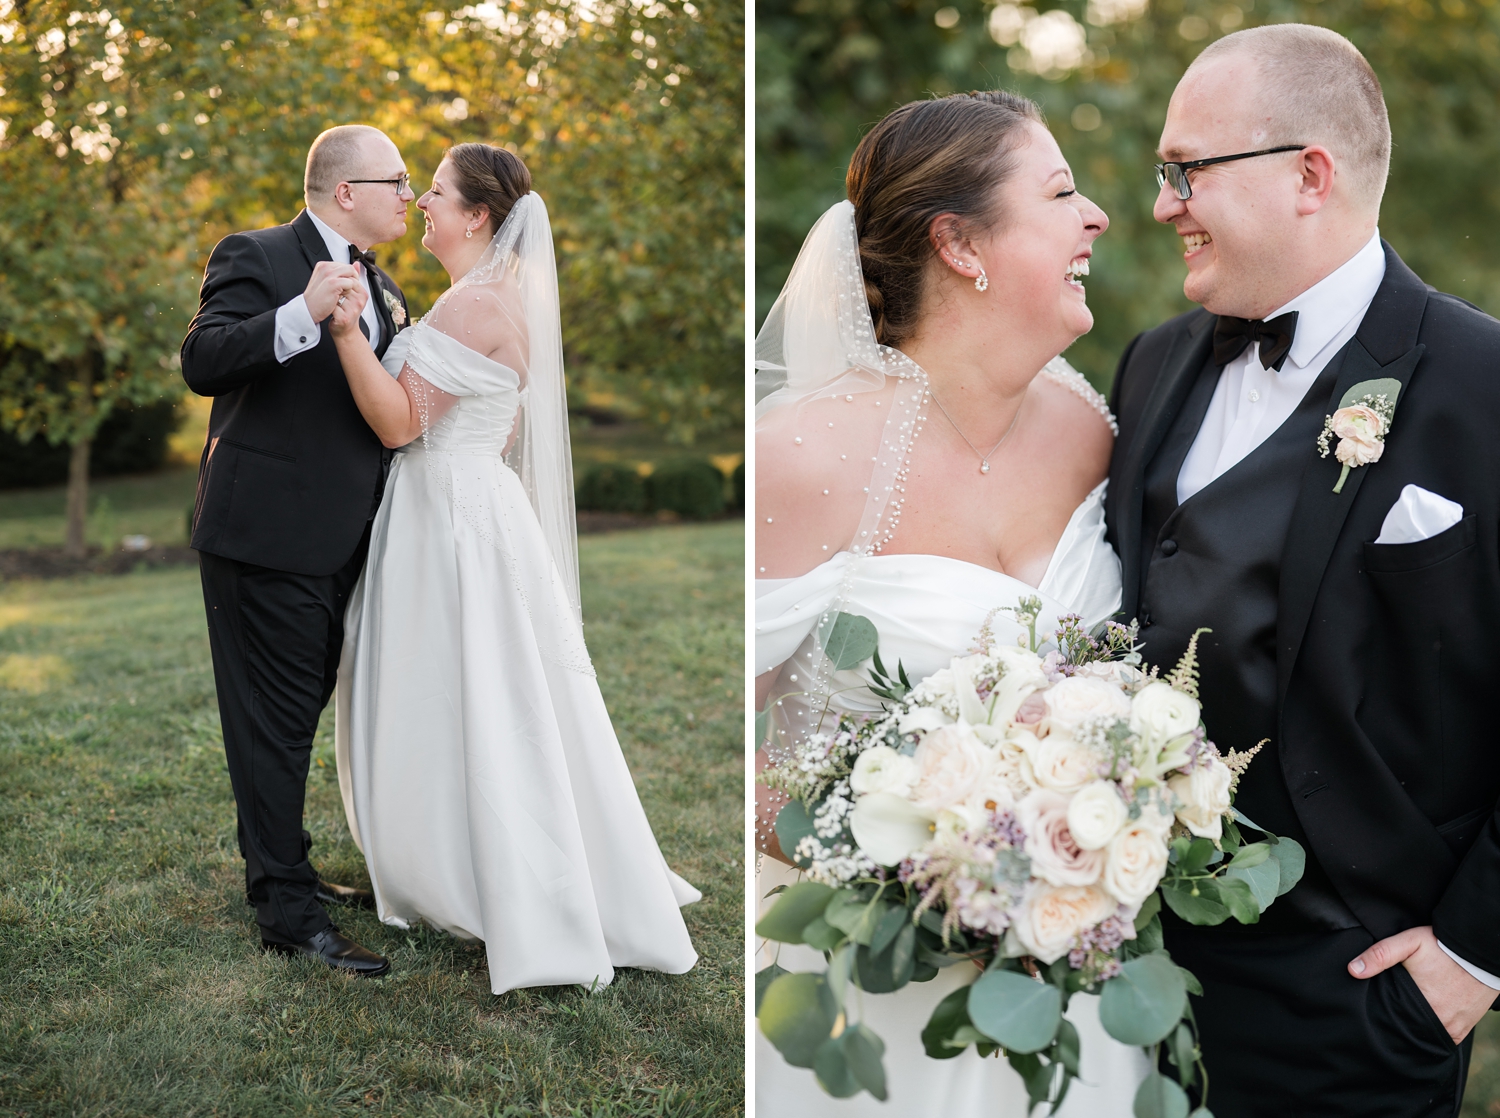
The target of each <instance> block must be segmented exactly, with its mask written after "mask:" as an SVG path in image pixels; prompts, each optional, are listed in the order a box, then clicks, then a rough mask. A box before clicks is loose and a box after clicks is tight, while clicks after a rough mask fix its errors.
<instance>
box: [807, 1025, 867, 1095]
mask: <svg viewBox="0 0 1500 1118" xmlns="http://www.w3.org/2000/svg"><path fill="white" fill-rule="evenodd" d="M844 1035H845V1034H842V1033H841V1034H840V1035H838V1036H836V1037H829V1038H828V1039H827V1040H825V1041H824V1042H823V1044H822V1046H821V1047H820V1048H819V1049H818V1054H817V1055H816V1056H815V1057H814V1058H813V1074H814V1075H816V1076H817V1077H818V1083H819V1084H820V1085H821V1086H822V1088H823V1090H825V1091H827V1092H828V1093H829V1094H830V1095H832V1096H833V1097H834V1098H836V1099H847V1098H852V1097H853V1096H855V1095H857V1094H859V1091H860V1087H859V1080H858V1079H856V1078H854V1070H853V1069H852V1068H850V1066H849V1057H848V1053H847V1052H846V1051H845V1049H844Z"/></svg>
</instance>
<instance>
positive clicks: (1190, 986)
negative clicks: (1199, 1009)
mask: <svg viewBox="0 0 1500 1118" xmlns="http://www.w3.org/2000/svg"><path fill="white" fill-rule="evenodd" d="M1177 973H1178V974H1180V975H1182V982H1183V985H1185V986H1186V987H1187V992H1188V993H1189V994H1196V995H1198V997H1200V998H1201V997H1202V996H1203V983H1201V982H1199V981H1198V976H1197V975H1196V974H1194V973H1193V972H1192V971H1190V970H1188V969H1187V967H1178V968H1177Z"/></svg>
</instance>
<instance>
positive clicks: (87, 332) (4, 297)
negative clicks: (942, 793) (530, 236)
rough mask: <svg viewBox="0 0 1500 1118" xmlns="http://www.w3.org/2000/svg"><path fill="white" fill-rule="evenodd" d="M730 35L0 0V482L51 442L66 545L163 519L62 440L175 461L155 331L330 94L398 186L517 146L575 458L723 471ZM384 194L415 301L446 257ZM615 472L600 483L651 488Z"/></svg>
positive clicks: (738, 33)
mask: <svg viewBox="0 0 1500 1118" xmlns="http://www.w3.org/2000/svg"><path fill="white" fill-rule="evenodd" d="M743 58H744V17H743V7H742V6H741V5H740V4H737V3H733V2H731V3H727V4H721V3H711V4H705V5H704V6H702V7H699V6H698V5H697V4H695V3H693V2H692V0H579V2H557V0H524V2H523V0H513V2H500V3H483V4H478V5H468V6H464V7H461V8H447V7H441V6H437V7H435V6H433V5H432V4H431V3H428V2H426V0H391V2H384V3H372V2H369V0H294V2H291V3H282V2H277V3H272V4H268V5H266V6H264V7H262V6H260V5H256V4H253V3H250V2H242V0H144V2H126V3H121V4H113V3H109V2H108V0H91V2H89V0H82V2H75V0H0V181H3V183H4V184H5V187H4V193H5V196H6V206H5V215H4V216H3V217H0V488H14V487H17V486H32V485H36V484H39V483H47V482H50V483H53V484H57V483H60V482H61V481H62V480H63V479H64V478H65V477H67V476H69V467H70V465H71V467H72V471H73V475H72V476H73V478H74V482H75V485H74V493H75V498H77V500H76V501H75V508H74V510H73V512H74V520H75V522H78V521H80V520H81V518H84V517H96V518H97V519H99V520H100V523H98V524H93V523H88V524H86V525H84V526H83V532H84V534H85V536H86V537H87V540H88V542H89V543H90V544H93V545H100V546H109V547H114V546H115V544H116V542H117V540H115V539H106V538H104V536H103V534H102V532H103V531H104V529H109V530H110V531H112V532H115V533H116V535H118V534H129V533H132V532H133V531H134V532H139V533H144V534H146V535H148V536H150V537H151V538H152V539H153V541H154V542H166V543H172V542H181V540H180V537H181V534H182V524H181V521H182V515H181V513H182V504H183V502H182V501H179V500H176V499H175V497H174V498H173V499H172V500H171V501H170V504H171V513H170V518H169V521H168V520H160V518H158V521H159V522H155V521H152V519H151V517H149V516H148V517H146V518H145V519H142V518H141V517H140V516H131V515H128V513H129V511H130V510H131V509H133V508H134V507H135V506H138V505H139V504H140V503H141V501H142V500H144V499H146V498H144V497H143V496H142V495H141V494H139V493H135V492H133V491H132V492H131V493H125V494H120V495H114V496H112V495H111V492H110V490H109V489H108V488H107V487H106V489H105V490H104V491H103V492H102V496H103V497H104V498H106V500H107V501H108V504H107V505H106V507H105V510H104V511H105V513H106V515H105V516H104V517H102V518H98V517H97V513H98V509H99V497H100V496H101V494H100V493H96V494H94V495H93V496H92V497H91V498H89V499H88V500H87V501H84V502H83V503H82V504H79V503H78V502H79V501H82V500H83V498H82V496H81V490H80V485H79V480H78V475H79V473H80V468H81V466H85V465H91V466H92V467H93V472H94V473H96V474H102V475H110V474H117V473H136V474H139V473H141V472H142V471H143V470H148V469H151V468H153V467H154V466H156V465H160V464H162V463H163V462H165V461H167V460H169V459H172V458H174V457H175V459H176V460H177V461H179V462H192V463H196V458H197V454H198V451H199V450H200V449H201V446H202V432H203V427H204V416H205V414H206V405H205V404H204V403H203V402H201V401H195V400H192V399H188V398H185V394H184V389H183V386H182V383H181V380H180V376H179V373H178V366H177V351H178V348H179V346H180V344H181V341H182V337H183V335H184V333H185V332H186V329H187V325H188V323H189V321H190V320H191V317H192V314H193V312H194V311H195V310H196V307H197V288H198V284H199V282H200V280H201V277H202V268H203V264H204V262H205V260H206V259H207V254H208V252H209V250H210V249H211V248H212V247H213V245H214V244H215V243H216V242H217V241H218V240H219V238H221V237H222V236H224V235H225V234H226V233H228V232H231V231H233V230H237V229H246V228H256V227H261V226H266V225H271V224H275V223H278V222H284V221H290V220H291V219H292V218H293V217H294V216H295V215H296V214H297V212H298V210H299V209H300V208H301V204H302V198H301V195H302V167H303V163H304V160H305V155H306V150H307V146H308V144H309V142H310V141H311V140H312V138H313V137H314V136H316V135H317V134H318V132H320V131H321V130H322V129H324V128H325V127H328V126H329V125H332V124H335V123H340V122H352V121H359V122H367V123H370V124H374V125H376V126H378V127H381V128H383V129H385V130H386V131H387V132H388V133H389V134H390V135H391V137H392V138H393V139H394V140H395V141H396V143H397V145H398V146H399V147H400V148H401V150H402V153H403V155H404V156H405V158H406V161H407V166H408V169H409V170H410V171H411V173H412V176H413V184H414V186H415V188H416V189H417V191H418V193H420V192H421V191H422V190H423V189H425V187H426V184H427V183H428V182H430V178H431V174H432V171H433V170H434V169H435V168H436V166H437V163H438V161H439V159H440V158H441V156H442V153H443V151H444V150H445V149H446V148H447V147H448V146H450V145H452V144H454V143H457V142H461V141H467V140H481V141H486V142H490V143H497V144H503V145H504V146H506V147H508V148H510V149H511V150H513V151H515V152H516V153H517V154H519V155H520V156H521V157H522V158H523V159H524V160H525V161H526V163H527V164H528V166H529V167H530V168H531V171H532V174H533V178H534V182H535V184H536V189H537V190H538V192H539V193H541V194H542V195H543V196H544V197H545V198H546V200H547V204H548V208H549V210H550V212H551V214H552V219H553V234H554V239H555V242H556V246H557V253H558V257H559V281H560V286H561V292H562V310H563V334H564V344H565V349H566V354H565V356H566V360H567V369H568V376H569V404H570V410H571V411H572V413H573V416H574V421H575V427H574V432H575V438H576V439H577V441H578V442H579V443H580V458H581V461H580V469H579V470H578V475H579V478H580V481H582V480H583V479H584V477H585V475H586V474H587V473H588V469H587V467H588V466H589V465H590V464H591V463H593V462H596V461H618V462H623V463H625V464H626V465H627V466H628V467H629V468H630V469H632V470H635V471H636V472H637V476H638V477H643V476H645V475H646V474H649V473H650V472H651V470H652V467H654V466H655V465H657V464H660V463H663V462H664V461H666V460H669V459H673V458H675V457H681V456H689V457H692V458H694V459H696V460H698V461H700V462H703V461H710V460H712V459H714V458H717V459H718V466H717V467H716V468H718V469H719V470H720V472H721V473H723V474H725V475H728V474H730V473H732V471H733V469H734V463H735V458H734V456H735V455H737V454H738V453H739V452H740V450H741V449H742V444H743V435H742V425H743V417H744V413H743V392H742V389H741V379H740V374H739V368H740V364H741V361H742V352H743V344H744V299H743V290H742V289H743V277H744V270H743V269H744V264H743V261H744V256H743V252H744V182H743V179H744V160H743V156H742V152H743V126H744V105H743V99H744V66H743ZM410 212H411V214H412V215H413V217H414V218H415V220H412V221H410V222H409V224H408V233H407V235H406V237H405V238H404V239H403V240H401V241H399V242H397V243H395V244H393V245H388V246H384V247H381V248H379V249H378V250H377V255H378V258H379V259H380V262H381V264H382V266H383V267H385V268H386V270H387V271H388V272H390V273H391V274H392V275H393V276H394V277H395V278H396V280H397V281H398V282H399V283H400V284H401V285H402V287H403V289H404V290H405V291H406V293H407V296H408V300H409V302H410V304H411V307H412V309H413V311H414V312H415V313H417V314H421V313H422V312H423V311H425V310H426V308H427V307H428V306H430V305H431V303H432V301H433V300H434V299H435V298H436V296H437V295H438V293H439V292H440V291H441V290H442V288H443V287H444V286H446V283H447V280H446V277H445V276H444V275H443V273H442V271H441V269H440V268H439V267H438V265H437V262H436V261H435V260H434V259H433V258H431V257H430V256H429V255H428V254H427V253H425V252H424V251H423V250H422V248H421V246H420V238H421V234H422V223H421V220H420V214H419V213H418V211H417V210H416V209H415V207H413V208H412V209H411V211H410ZM174 435H176V436H177V439H176V443H175V445H170V444H171V440H172V437H173V436H174ZM96 441H97V444H98V445H97V446H94V445H92V444H93V443H94V442H96ZM85 450H86V451H87V453H86V454H84V451H85ZM700 472H701V471H700ZM178 481H179V484H178V485H177V486H176V488H175V489H173V490H172V492H173V493H177V492H179V491H180V490H181V489H182V484H181V482H182V481H183V479H182V477H179V478H178ZM723 481H724V484H723V486H722V488H723V489H724V490H725V492H724V496H725V498H726V499H729V500H732V497H733V494H732V491H731V490H730V482H729V478H728V477H727V476H726V477H725V478H724V479H723ZM188 484H189V486H190V481H189V482H188ZM595 488H596V489H597V488H599V487H598V486H596V487H595ZM618 488H619V486H618V485H613V486H612V485H609V484H606V485H605V486H603V491H604V492H605V494H606V495H605V497H603V498H598V499H596V501H595V503H596V504H597V503H598V502H599V501H600V500H602V501H604V503H605V504H606V505H608V504H609V503H610V502H611V501H613V502H614V503H616V504H618V503H619V500H620V498H617V497H615V496H614V493H615V490H616V489H618ZM627 488H628V484H627ZM635 488H644V489H645V490H646V491H645V492H641V493H636V491H635ZM635 488H633V489H631V491H630V492H629V493H627V494H626V495H625V497H624V498H623V499H624V502H625V505H626V506H627V507H626V508H625V509H624V511H626V512H641V511H651V509H650V507H649V506H650V502H651V494H650V492H649V488H650V487H649V485H647V486H644V487H641V486H637V487H635ZM679 488H680V486H679ZM689 488H691V485H690V484H689ZM189 492H190V489H189ZM160 500H161V501H162V502H166V501H167V496H166V495H165V494H164V495H162V496H161V497H160ZM60 501H61V494H60V493H54V494H53V499H52V500H51V501H50V503H47V507H48V508H51V509H53V519H52V521H49V522H48V523H45V524H41V523H33V524H32V525H31V526H30V531H29V532H24V531H22V527H21V526H19V525H11V536H12V538H11V539H7V538H6V532H7V530H6V528H5V527H4V526H3V525H0V549H4V548H5V547H7V546H19V545H23V544H28V543H31V544H36V543H42V542H51V541H55V542H61V536H60V534H59V531H60V528H61V522H60V521H58V520H57V519H56V518H57V517H58V516H60V515H61V511H62V506H61V505H60V504H59V502H60ZM679 503H682V502H679ZM711 503H712V502H710V504H711ZM723 503H724V502H722V501H720V502H719V507H720V508H722V507H723ZM632 504H634V505H636V506H639V507H629V506H631V505H632ZM700 504H701V502H700ZM669 506H670V502H669ZM163 507H165V506H163ZM3 511H4V510H3V509H0V513H3ZM667 511H674V510H673V509H672V508H671V507H668V509H667ZM676 511H680V512H683V513H686V514H689V515H696V514H697V513H698V512H700V511H701V509H700V508H699V507H698V506H694V507H692V508H684V509H681V510H676ZM21 512H23V513H26V514H27V515H26V516H22V517H21V518H22V519H26V518H32V519H34V518H35V516H40V515H41V513H40V512H38V511H37V510H36V509H34V508H30V507H28V508H27V509H24V510H21ZM4 519H15V518H14V517H9V518H8V517H4V516H3V515H0V520H4ZM75 526H76V525H75ZM18 532H20V533H21V535H19V536H18V535H16V533H18ZM77 542H78V541H77V540H75V541H74V543H75V545H76V544H77ZM75 549H76V546H75Z"/></svg>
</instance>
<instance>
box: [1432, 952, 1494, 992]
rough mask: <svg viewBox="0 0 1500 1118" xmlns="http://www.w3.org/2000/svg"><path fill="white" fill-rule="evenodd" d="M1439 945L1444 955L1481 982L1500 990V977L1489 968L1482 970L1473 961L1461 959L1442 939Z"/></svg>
mask: <svg viewBox="0 0 1500 1118" xmlns="http://www.w3.org/2000/svg"><path fill="white" fill-rule="evenodd" d="M1438 946H1439V947H1441V948H1442V949H1443V954H1444V955H1446V956H1448V958H1450V959H1452V960H1453V961H1454V962H1455V963H1457V964H1458V965H1459V966H1461V967H1463V968H1464V970H1466V971H1468V972H1469V973H1470V974H1472V975H1473V976H1474V977H1475V978H1477V979H1479V981H1480V982H1483V983H1484V984H1485V985H1486V986H1488V987H1489V988H1490V989H1491V990H1500V978H1497V977H1495V976H1494V975H1493V974H1491V973H1490V972H1489V971H1487V970H1480V969H1479V968H1478V967H1476V966H1475V965H1474V964H1473V963H1471V962H1469V961H1467V960H1466V959H1460V958H1459V957H1458V956H1457V955H1455V954H1453V952H1452V951H1450V950H1448V945H1447V944H1446V943H1444V942H1443V941H1442V940H1438Z"/></svg>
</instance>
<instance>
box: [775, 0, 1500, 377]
mask: <svg viewBox="0 0 1500 1118" xmlns="http://www.w3.org/2000/svg"><path fill="white" fill-rule="evenodd" d="M758 10H759V12H760V19H759V21H758V24H757V32H756V33H757V42H756V67H757V75H756V78H757V80H756V91H757V94H756V95H757V105H756V110H757V111H756V143H757V150H758V158H757V164H756V166H757V178H758V182H757V186H756V190H757V197H756V224H757V228H756V239H757V254H756V269H757V277H756V308H757V312H758V314H759V315H760V316H761V317H763V316H764V314H765V313H766V311H768V310H769V309H770V302H771V300H772V299H774V298H775V294H776V292H777V291H778V290H779V289H780V286H781V283H782V281H783V280H784V279H785V276H786V273H787V271H788V270H789V269H790V267H791V263H792V259H793V258H794V257H795V254H796V250H797V246H798V245H800V243H801V239H802V237H803V236H805V234H806V231H807V229H808V228H810V227H811V225H812V222H813V221H814V220H815V219H816V217H817V215H818V214H819V213H821V212H822V210H823V209H824V208H826V207H827V206H828V205H830V204H832V203H833V202H835V201H837V200H838V199H839V198H841V197H843V173H844V170H845V169H846V168H847V166H848V160H849V156H850V155H851V154H852V152H853V150H854V146H855V144H856V143H857V142H858V140H859V137H860V135H861V134H862V133H863V131H864V130H865V129H866V128H868V126H869V125H870V124H872V123H874V122H875V121H876V120H878V119H879V118H880V117H881V116H883V115H884V114H885V113H886V112H889V111H890V110H891V109H892V108H895V107H896V106H897V105H899V104H902V103H904V102H906V101H910V100H914V99H916V98H918V97H924V96H928V95H930V94H934V93H937V94H942V93H949V92H954V91H957V90H964V89H976V88H996V87H1004V88H1011V89H1016V90H1018V91H1019V92H1022V93H1025V94H1026V95H1028V96H1030V97H1032V98H1034V99H1035V100H1036V101H1038V103H1039V104H1040V105H1041V106H1042V108H1043V110H1044V111H1045V112H1046V114H1047V116H1048V119H1049V124H1050V127H1051V128H1052V130H1053V132H1054V134H1055V135H1056V136H1057V139H1058V142H1059V144H1060V145H1061V147H1062V149H1063V153H1064V154H1065V155H1066V156H1067V157H1068V159H1069V161H1070V162H1071V163H1072V165H1073V169H1074V172H1075V174H1076V177H1077V179H1078V183H1079V187H1080V188H1081V189H1082V190H1083V191H1084V192H1085V193H1086V194H1088V195H1089V196H1090V197H1092V198H1093V199H1094V200H1095V201H1097V202H1099V203H1100V204H1101V205H1102V206H1103V207H1104V209H1105V210H1106V212H1108V214H1109V215H1110V219H1111V225H1110V229H1109V231H1108V232H1107V233H1106V234H1105V235H1104V236H1103V237H1102V238H1100V240H1099V241H1098V243H1097V245H1096V246H1095V248H1096V251H1095V255H1094V259H1093V260H1092V261H1091V275H1090V277H1089V280H1088V288H1089V304H1090V306H1091V307H1092V308H1093V310H1094V315H1095V328H1094V330H1093V332H1092V333H1090V334H1088V335H1086V336H1085V337H1084V338H1081V339H1080V340H1079V341H1078V342H1077V343H1075V345H1074V347H1073V348H1072V349H1071V350H1069V352H1068V357H1069V359H1070V360H1071V361H1073V363H1074V364H1075V365H1077V366H1078V367H1079V368H1080V369H1081V370H1082V371H1083V372H1085V373H1086V374H1087V375H1088V376H1089V378H1090V379H1091V380H1093V381H1094V383H1095V384H1096V385H1099V386H1100V387H1104V386H1107V384H1108V383H1109V380H1110V378H1111V376H1112V375H1113V371H1114V365H1115V362H1116V360H1117V359H1118V357H1119V355H1120V353H1121V352H1122V351H1123V349H1124V347H1125V345H1126V344H1127V343H1128V342H1129V340H1130V338H1131V337H1133V336H1134V335H1135V334H1136V333H1137V332H1139V331H1140V330H1144V329H1147V328H1149V327H1151V326H1153V325H1155V324H1157V323H1159V322H1161V321H1162V320H1163V319H1165V318H1167V317H1169V316H1171V315H1173V314H1176V313H1179V312H1180V311H1183V310H1186V309H1188V308H1189V307H1190V306H1191V304H1189V303H1188V302H1187V301H1186V300H1185V299H1184V298H1183V296H1182V276H1183V267H1182V262H1181V258H1180V256H1179V253H1180V248H1179V245H1178V242H1177V240H1176V238H1175V237H1174V236H1173V235H1172V234H1171V232H1170V230H1167V229H1164V228H1163V227H1162V226H1160V225H1158V224H1157V223H1156V222H1155V221H1154V220H1153V219H1152V217H1151V206H1152V203H1153V201H1154V199H1155V195H1156V186H1155V182H1154V181H1153V179H1152V169H1151V164H1152V163H1153V162H1155V160H1156V155H1155V148H1156V143H1157V140H1158V139H1159V137H1160V134H1161V126H1162V122H1163V120H1164V118H1165V115H1166V107H1167V101H1168V99H1169V98H1170V96H1171V92H1172V89H1173V87H1174V86H1175V85H1176V83H1177V79H1178V78H1179V77H1181V75H1182V72H1183V71H1184V70H1185V69H1186V68H1187V65H1188V63H1190V62H1191V61H1192V59H1193V58H1195V57H1196V56H1197V54H1198V52H1199V51H1201V50H1202V49H1203V47H1204V46H1206V45H1207V44H1208V43H1209V42H1211V41H1213V39H1215V38H1217V37H1220V36H1222V35H1225V34H1228V33H1229V32H1231V31H1234V30H1237V29H1239V28H1241V27H1247V26H1252V25H1256V24H1261V23H1284V22H1305V23H1316V24H1321V25H1323V26H1327V27H1331V28H1333V29H1334V30H1336V31H1338V32H1340V33H1341V34H1344V35H1347V36H1348V37H1349V38H1350V39H1351V40H1353V42H1354V43H1355V44H1356V45H1357V46H1358V47H1359V48H1360V49H1361V50H1362V51H1363V52H1364V53H1365V55H1366V57H1367V58H1368V59H1369V60H1370V63H1371V65H1372V66H1374V68H1375V71H1376V73H1377V74H1378V75H1379V76H1380V79H1381V82H1382V84H1383V86H1384V90H1385V96H1386V101H1387V104H1388V106H1389V109H1390V114H1391V126H1392V131H1393V133H1394V136H1395V150H1394V153H1393V158H1392V162H1391V179H1390V183H1389V186H1388V187H1387V190H1386V196H1385V202H1384V205H1383V207H1382V213H1381V223H1380V225H1381V233H1382V235H1384V236H1385V237H1386V239H1387V240H1389V241H1390V242H1391V243H1392V244H1393V245H1394V247H1395V248H1396V249H1397V251H1398V252H1400V253H1401V254H1402V255H1403V257H1404V258H1405V259H1406V261H1407V262H1408V263H1409V264H1411V265H1412V266H1413V267H1414V268H1415V269H1416V271H1417V272H1418V274H1420V275H1422V276H1423V277H1424V278H1425V279H1426V280H1427V281H1428V282H1429V283H1432V284H1434V285H1435V286H1437V287H1439V288H1441V289H1444V290H1447V291H1451V292H1454V293H1455V294H1458V295H1460V296H1462V297H1464V298H1467V299H1469V300H1470V301H1472V302H1474V303H1477V304H1478V305H1479V306H1481V307H1483V308H1484V309H1486V310H1489V311H1490V312H1491V313H1494V312H1495V311H1500V262H1497V261H1496V260H1495V259H1494V258H1493V254H1491V253H1489V252H1488V251H1487V248H1488V243H1489V236H1488V234H1489V230H1490V229H1492V228H1493V227H1494V225H1495V224H1496V219H1497V217H1500V148H1497V147H1496V145H1495V144H1494V142H1493V139H1492V137H1493V136H1494V135H1495V134H1496V131H1497V126H1500V9H1497V7H1496V5H1495V2H1494V0H1480V2H1470V0H1441V3H1440V4H1436V5H1434V4H1431V3H1429V2H1428V0H1400V2H1397V0H1323V2H1302V0H1240V2H1239V3H1236V2H1233V0H1065V2H1062V3H1057V2H1049V0H1041V2H1039V3H1036V4H1019V3H1011V2H1004V3H999V4H988V3H979V2H973V0H964V2H954V3H948V2H946V0H877V2H874V3H869V4H855V3H853V2H852V0H763V2H762V4H761V6H760V8H759V9H758Z"/></svg>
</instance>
